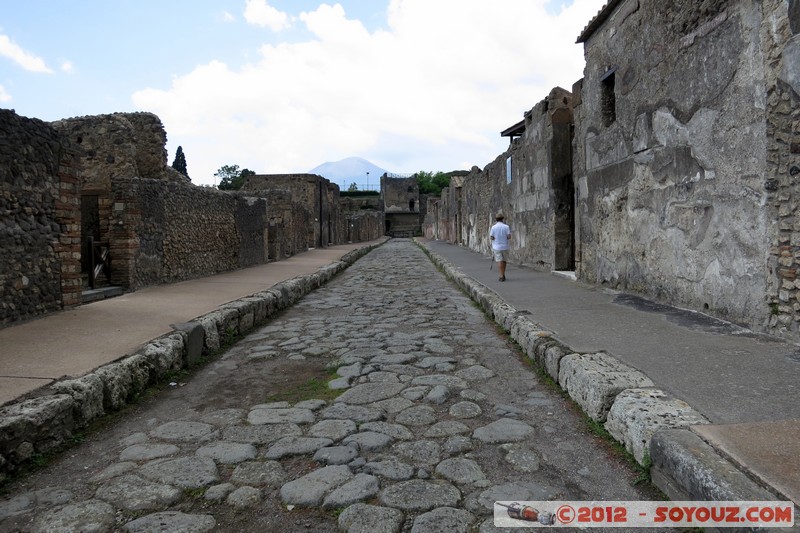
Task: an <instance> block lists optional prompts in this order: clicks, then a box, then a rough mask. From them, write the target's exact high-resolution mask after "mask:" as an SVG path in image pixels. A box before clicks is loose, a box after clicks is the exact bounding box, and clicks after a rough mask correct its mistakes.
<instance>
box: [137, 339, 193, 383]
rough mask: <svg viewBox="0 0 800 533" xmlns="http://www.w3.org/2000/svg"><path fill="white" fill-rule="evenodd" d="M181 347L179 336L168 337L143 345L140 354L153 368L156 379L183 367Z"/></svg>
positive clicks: (181, 340) (181, 342) (182, 350)
mask: <svg viewBox="0 0 800 533" xmlns="http://www.w3.org/2000/svg"><path fill="white" fill-rule="evenodd" d="M183 346H184V345H183V337H181V335H179V334H176V335H170V336H168V337H162V338H160V339H158V340H155V341H153V342H151V343H148V344H147V345H145V347H144V349H143V350H142V354H143V355H144V356H145V358H146V359H147V361H148V362H149V363H150V364H151V365H152V366H153V368H154V369H155V371H156V374H157V375H158V377H161V376H163V375H164V374H166V373H167V372H169V371H170V370H180V369H181V368H183V367H184V358H183V354H184V348H183Z"/></svg>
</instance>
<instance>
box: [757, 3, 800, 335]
mask: <svg viewBox="0 0 800 533" xmlns="http://www.w3.org/2000/svg"><path fill="white" fill-rule="evenodd" d="M762 5H763V21H762V24H761V42H762V48H763V50H764V53H765V56H766V57H765V65H766V70H765V76H766V87H767V136H766V140H767V176H766V177H767V179H766V181H765V189H766V191H767V208H768V216H769V219H770V220H774V221H776V222H777V223H776V224H771V225H770V229H771V232H770V239H771V242H770V245H771V246H770V250H769V261H768V266H769V277H768V280H767V284H768V294H767V298H768V304H769V309H770V315H769V322H768V328H769V330H770V331H771V332H773V333H776V334H779V335H784V336H788V337H794V338H796V337H797V333H798V330H799V329H800V278H799V277H798V272H799V271H800V219H798V218H797V210H798V208H800V184H799V183H798V177H800V1H798V0H792V1H790V2H785V1H778V0H773V1H767V2H763V4H762Z"/></svg>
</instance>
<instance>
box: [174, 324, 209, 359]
mask: <svg viewBox="0 0 800 533" xmlns="http://www.w3.org/2000/svg"><path fill="white" fill-rule="evenodd" d="M172 327H173V328H174V329H176V330H178V331H181V332H183V333H184V334H185V339H184V346H185V349H186V363H187V364H188V365H195V364H197V363H199V362H200V358H201V357H202V355H203V343H204V342H205V336H206V333H205V328H204V327H203V325H202V324H200V323H199V322H186V323H182V324H172Z"/></svg>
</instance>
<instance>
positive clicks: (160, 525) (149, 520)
mask: <svg viewBox="0 0 800 533" xmlns="http://www.w3.org/2000/svg"><path fill="white" fill-rule="evenodd" d="M216 526H217V521H216V520H215V519H214V517H213V516H211V515H207V514H204V515H198V514H186V513H182V512H180V511H164V512H161V513H153V514H149V515H147V516H143V517H141V518H137V519H136V520H132V521H130V522H128V523H127V524H125V525H124V526H123V528H122V530H123V531H125V532H126V533H153V532H156V531H167V530H168V531H186V532H189V531H191V532H192V533H203V532H205V531H212V530H213V529H214V528H215V527H216ZM165 528H166V529H165Z"/></svg>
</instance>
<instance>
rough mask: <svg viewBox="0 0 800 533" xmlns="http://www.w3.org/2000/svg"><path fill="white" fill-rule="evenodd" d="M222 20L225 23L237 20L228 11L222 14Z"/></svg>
mask: <svg viewBox="0 0 800 533" xmlns="http://www.w3.org/2000/svg"><path fill="white" fill-rule="evenodd" d="M222 20H224V21H225V22H234V21H235V20H236V17H234V16H233V15H231V14H230V13H228V12H227V11H223V12H222Z"/></svg>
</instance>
